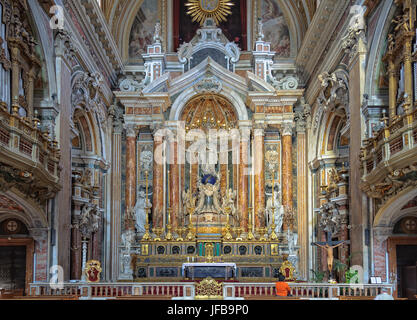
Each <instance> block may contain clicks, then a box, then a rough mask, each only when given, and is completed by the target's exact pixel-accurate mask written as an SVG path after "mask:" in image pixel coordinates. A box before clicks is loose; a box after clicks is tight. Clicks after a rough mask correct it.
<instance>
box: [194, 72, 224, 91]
mask: <svg viewBox="0 0 417 320" xmlns="http://www.w3.org/2000/svg"><path fill="white" fill-rule="evenodd" d="M194 88H195V90H196V91H197V92H198V93H219V92H220V91H222V88H223V86H222V83H221V82H220V81H219V80H218V79H217V78H216V77H214V76H213V77H209V78H205V79H203V80H201V81H200V82H199V83H197V84H196V85H195V86H194Z"/></svg>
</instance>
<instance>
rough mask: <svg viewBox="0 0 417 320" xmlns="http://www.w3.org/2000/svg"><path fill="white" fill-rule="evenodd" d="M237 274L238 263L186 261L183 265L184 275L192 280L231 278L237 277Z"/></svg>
mask: <svg viewBox="0 0 417 320" xmlns="http://www.w3.org/2000/svg"><path fill="white" fill-rule="evenodd" d="M236 274H237V268H236V263H184V264H183V265H182V276H183V277H184V278H188V279H192V280H194V279H195V278H197V279H205V278H207V277H212V278H213V279H215V278H224V279H225V280H229V279H233V278H235V277H236Z"/></svg>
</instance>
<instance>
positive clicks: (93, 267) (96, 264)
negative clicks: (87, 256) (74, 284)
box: [84, 260, 102, 283]
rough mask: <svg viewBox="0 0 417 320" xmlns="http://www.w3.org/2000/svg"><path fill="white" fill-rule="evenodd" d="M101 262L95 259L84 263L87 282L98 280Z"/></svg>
mask: <svg viewBox="0 0 417 320" xmlns="http://www.w3.org/2000/svg"><path fill="white" fill-rule="evenodd" d="M101 271H102V269H101V263H100V261H97V260H89V261H87V263H86V265H85V269H84V272H85V275H86V276H87V282H93V283H96V282H100V274H101Z"/></svg>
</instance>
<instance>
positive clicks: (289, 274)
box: [279, 260, 295, 281]
mask: <svg viewBox="0 0 417 320" xmlns="http://www.w3.org/2000/svg"><path fill="white" fill-rule="evenodd" d="M294 271H295V268H294V266H293V265H292V264H291V262H289V261H288V260H287V261H284V263H283V264H282V265H281V268H280V269H279V272H281V273H282V274H283V275H284V276H285V280H287V281H288V280H290V281H291V280H294Z"/></svg>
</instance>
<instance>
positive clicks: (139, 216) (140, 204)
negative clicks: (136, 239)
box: [133, 190, 152, 235]
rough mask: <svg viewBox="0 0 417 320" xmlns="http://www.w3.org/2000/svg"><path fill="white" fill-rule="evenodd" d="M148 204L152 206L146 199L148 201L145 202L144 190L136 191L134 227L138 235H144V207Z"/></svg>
mask: <svg viewBox="0 0 417 320" xmlns="http://www.w3.org/2000/svg"><path fill="white" fill-rule="evenodd" d="M146 206H148V207H149V208H152V204H151V202H150V201H149V200H148V203H146V194H145V192H144V191H143V190H142V191H139V192H138V200H137V201H136V204H135V207H134V209H133V210H134V212H135V218H136V219H135V220H136V221H135V227H136V231H137V232H138V234H139V235H144V234H145V232H146V230H145V224H146V209H145V207H146Z"/></svg>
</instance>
